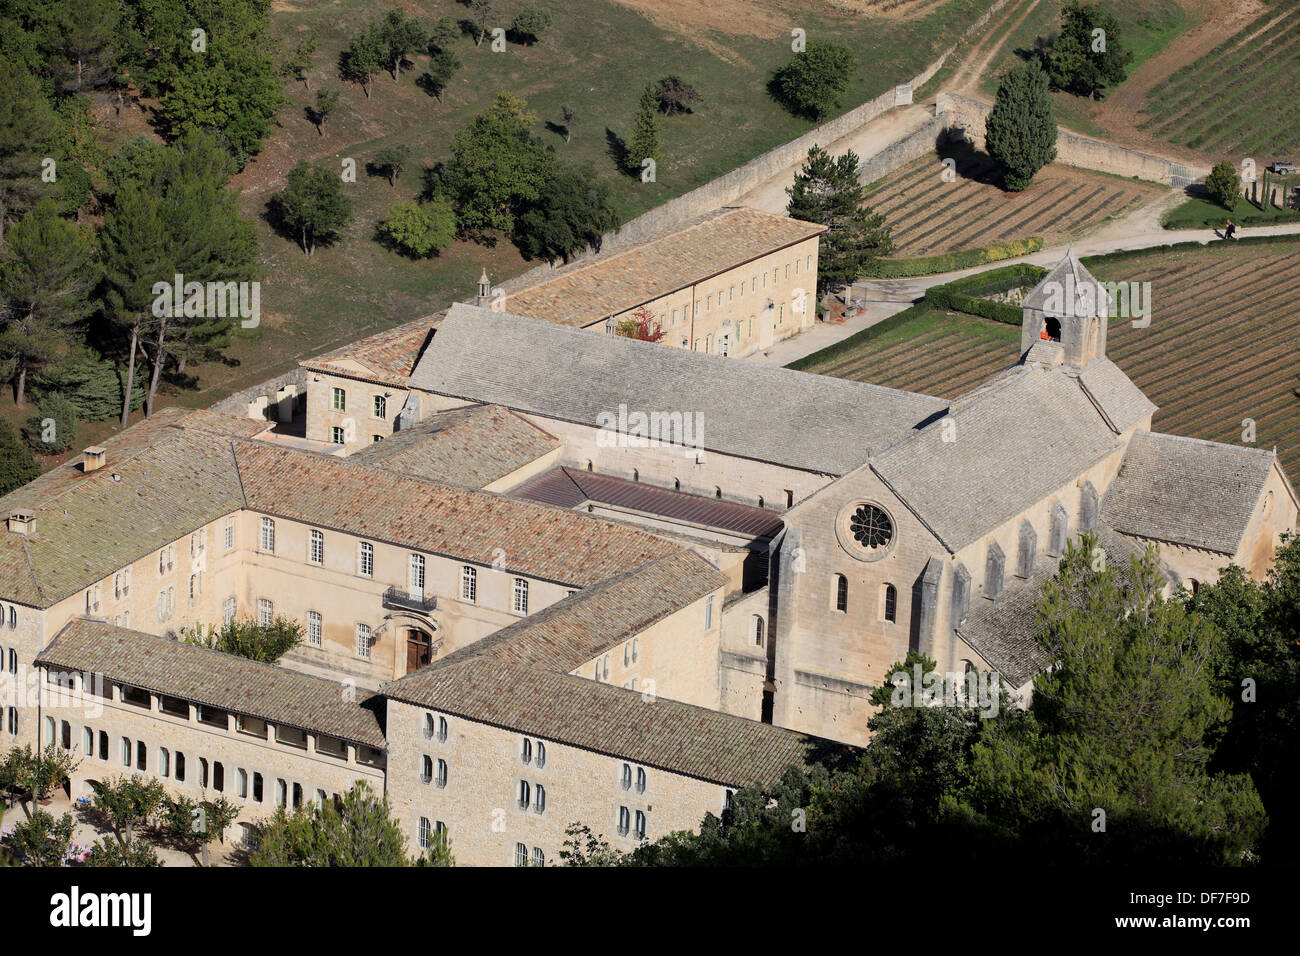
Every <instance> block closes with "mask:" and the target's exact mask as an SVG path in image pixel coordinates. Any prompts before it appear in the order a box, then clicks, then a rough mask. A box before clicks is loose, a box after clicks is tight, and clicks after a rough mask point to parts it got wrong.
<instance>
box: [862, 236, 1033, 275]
mask: <svg viewBox="0 0 1300 956" xmlns="http://www.w3.org/2000/svg"><path fill="white" fill-rule="evenodd" d="M1042 248H1043V238H1042V236H1030V237H1029V238H1028V239H1012V240H1010V241H1009V242H995V243H994V244H993V245H990V246H981V247H980V248H978V249H964V250H962V251H961V252H945V253H944V254H943V255H938V256H925V257H923V258H920V259H877V260H876V262H875V263H874V264H873V265H872V267H871V271H870V273H869V274H868V276H867V278H871V279H911V278H914V277H916V276H932V275H937V274H938V273H940V272H955V271H957V270H958V269H973V268H974V267H975V266H982V265H984V264H985V263H987V262H999V261H1001V260H1003V259H1015V258H1017V257H1019V256H1027V255H1029V254H1030V253H1032V252H1038V250H1040V249H1042Z"/></svg>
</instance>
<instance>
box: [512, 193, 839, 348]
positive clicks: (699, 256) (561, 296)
mask: <svg viewBox="0 0 1300 956" xmlns="http://www.w3.org/2000/svg"><path fill="white" fill-rule="evenodd" d="M825 231H826V227H825V226H821V225H818V224H817V223H811V222H803V221H802V220H799V219H790V218H788V217H786V216H776V215H773V214H771V213H766V212H760V211H759V210H757V209H750V208H748V207H742V206H732V207H728V208H724V209H721V210H718V211H717V212H715V213H712V214H710V215H708V216H705V217H704V218H703V219H701V220H700V221H698V222H695V223H693V224H692V225H690V226H687V227H686V228H684V229H680V230H677V231H675V232H671V233H668V234H667V235H664V236H660V237H658V238H656V239H652V240H650V241H649V242H645V243H642V244H640V245H637V246H634V247H632V248H631V249H628V250H626V251H625V252H620V253H616V254H614V255H610V256H601V257H598V258H596V259H594V260H592V261H590V262H576V263H574V264H572V265H569V266H564V267H561V268H560V269H557V270H556V271H555V273H554V274H553V275H552V276H550V277H548V278H547V279H545V280H543V281H542V282H539V283H537V284H536V285H533V286H529V287H528V288H526V289H522V290H520V291H518V292H512V293H510V294H509V295H508V296H507V298H506V308H507V309H508V310H509V311H510V312H512V313H513V314H515V315H526V316H529V317H530V318H534V319H541V320H543V321H545V322H553V323H555V324H556V325H572V326H585V325H590V324H591V323H592V322H597V321H599V320H601V319H603V318H605V317H606V316H608V315H614V314H617V313H619V312H625V311H627V310H628V309H633V308H635V307H636V306H638V305H641V304H643V303H645V302H649V301H651V300H653V299H657V298H659V297H660V296H663V295H667V294H668V293H670V292H675V291H677V290H678V289H683V288H686V287H688V286H689V285H691V284H692V283H694V282H701V281H703V280H705V279H706V278H708V277H710V276H714V275H717V274H718V273H720V272H725V271H727V270H728V269H732V268H734V267H736V266H738V265H742V264H744V263H746V262H750V261H751V260H753V259H757V258H758V257H760V256H764V255H767V254H768V253H770V252H774V251H776V250H777V249H782V248H785V247H786V246H789V245H793V244H794V243H796V242H802V241H803V240H804V239H809V238H811V237H813V236H816V235H819V234H821V233H823V232H825Z"/></svg>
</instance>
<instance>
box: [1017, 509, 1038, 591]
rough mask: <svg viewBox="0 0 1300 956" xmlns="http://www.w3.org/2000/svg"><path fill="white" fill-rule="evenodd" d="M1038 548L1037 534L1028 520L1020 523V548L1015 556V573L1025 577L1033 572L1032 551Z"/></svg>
mask: <svg viewBox="0 0 1300 956" xmlns="http://www.w3.org/2000/svg"><path fill="white" fill-rule="evenodd" d="M1037 550H1038V534H1037V532H1035V531H1034V526H1033V525H1031V524H1030V523H1029V522H1028V521H1025V522H1023V523H1022V524H1021V525H1020V549H1019V553H1018V554H1017V556H1016V574H1018V575H1020V577H1022V578H1027V577H1029V576H1030V575H1031V574H1033V573H1034V553H1035V552H1036V551H1037Z"/></svg>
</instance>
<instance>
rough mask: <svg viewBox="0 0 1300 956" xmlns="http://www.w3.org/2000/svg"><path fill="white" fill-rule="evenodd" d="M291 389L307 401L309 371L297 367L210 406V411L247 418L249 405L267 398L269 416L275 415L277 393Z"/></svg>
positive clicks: (302, 399)
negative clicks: (285, 388)
mask: <svg viewBox="0 0 1300 956" xmlns="http://www.w3.org/2000/svg"><path fill="white" fill-rule="evenodd" d="M286 386H287V387H289V388H292V389H293V390H294V394H295V395H296V396H302V398H301V399H300V400H301V401H305V400H306V398H305V396H306V394H307V370H306V369H305V368H303V367H302V366H297V367H295V368H292V369H290V370H289V371H287V372H284V373H282V374H280V375H277V376H275V378H269V379H267V380H266V381H265V382H260V383H259V384H257V385H250V386H249V387H248V388H245V389H241V390H240V391H238V392H235V393H234V394H233V395H228V396H226V397H225V398H223V399H222V400H221V401H219V402H216V403H215V404H213V405H211V406H210V410H211V411H214V412H218V413H219V414H222V415H237V416H238V417H240V418H247V417H249V415H248V404H249V402H254V401H256V400H257V399H259V398H262V397H263V396H265V398H266V400H267V407H268V408H269V409H270V410H271V411H270V413H269V415H273V413H274V408H275V402H276V397H277V396H276V393H277V392H279V391H280V389H281V388H284V387H286Z"/></svg>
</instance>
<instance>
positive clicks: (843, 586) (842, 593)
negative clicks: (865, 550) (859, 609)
mask: <svg viewBox="0 0 1300 956" xmlns="http://www.w3.org/2000/svg"><path fill="white" fill-rule="evenodd" d="M848 609H849V579H848V578H846V577H845V576H844V575H842V574H837V575H835V610H837V611H847V610H848Z"/></svg>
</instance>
